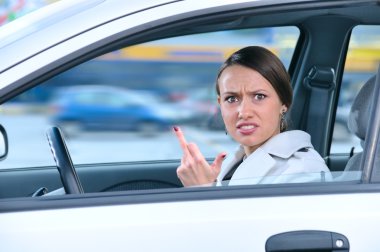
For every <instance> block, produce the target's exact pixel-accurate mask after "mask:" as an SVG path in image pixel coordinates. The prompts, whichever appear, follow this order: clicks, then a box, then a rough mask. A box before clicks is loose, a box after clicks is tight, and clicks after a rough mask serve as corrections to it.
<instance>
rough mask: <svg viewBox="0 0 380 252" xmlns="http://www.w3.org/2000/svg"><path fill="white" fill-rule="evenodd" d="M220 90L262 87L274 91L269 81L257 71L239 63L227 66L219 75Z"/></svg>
mask: <svg viewBox="0 0 380 252" xmlns="http://www.w3.org/2000/svg"><path fill="white" fill-rule="evenodd" d="M218 84H219V88H220V91H221V92H223V91H224V92H228V91H239V90H241V89H244V90H249V91H250V90H252V91H254V90H257V89H264V90H268V91H273V92H274V91H275V90H274V88H273V86H272V85H271V83H270V82H269V81H268V80H267V79H265V78H264V77H263V76H262V75H261V74H260V73H259V72H257V71H255V70H253V69H251V68H248V67H245V66H241V65H233V66H229V67H227V68H226V69H224V71H223V72H222V74H221V75H220V77H219V81H218Z"/></svg>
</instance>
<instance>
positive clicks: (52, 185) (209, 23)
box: [0, 1, 380, 199]
mask: <svg viewBox="0 0 380 252" xmlns="http://www.w3.org/2000/svg"><path fill="white" fill-rule="evenodd" d="M342 7H343V6H340V5H339V4H337V5H333V6H332V7H330V8H329V7H326V6H325V7H323V8H322V7H321V8H314V7H313V6H310V5H307V4H305V5H304V6H301V7H300V9H297V10H296V11H294V10H289V9H288V8H287V7H286V6H277V7H276V8H274V9H266V8H250V7H249V6H248V7H247V8H241V6H240V7H239V9H238V8H237V7H236V9H234V8H233V7H232V8H231V9H228V10H226V9H220V10H217V11H215V13H211V14H208V15H204V13H202V12H200V13H199V15H198V17H196V18H191V19H187V18H183V19H180V20H177V19H176V18H178V17H173V18H172V19H171V20H164V21H162V22H163V23H162V24H161V25H157V27H152V28H151V29H148V30H146V31H141V32H136V33H135V34H133V35H130V34H128V32H127V31H126V33H125V34H117V35H115V37H114V38H113V40H112V42H111V43H110V42H107V43H106V42H105V41H99V42H97V43H95V44H94V45H93V48H91V49H87V50H84V52H78V55H76V58H75V59H71V60H69V61H67V62H65V61H64V60H62V62H60V63H59V67H56V66H55V67H54V70H52V71H46V74H41V75H39V76H38V77H36V78H34V79H33V80H31V81H29V82H28V83H25V85H24V87H23V88H21V89H19V90H18V91H17V92H13V93H12V94H9V95H8V97H3V98H2V105H1V106H4V105H6V104H7V102H8V100H9V101H11V100H12V99H13V98H15V97H17V96H18V95H22V93H23V92H26V91H27V90H29V89H30V90H32V88H35V87H38V86H41V85H42V84H43V83H44V82H46V81H49V80H50V79H52V78H54V76H55V75H59V74H61V73H63V72H65V71H68V70H70V69H71V68H72V69H75V68H76V67H77V66H79V65H80V64H82V63H85V62H87V61H88V60H91V59H94V58H96V57H101V56H102V55H106V54H107V53H110V52H114V51H117V50H119V49H120V48H128V47H131V46H135V45H139V44H143V43H146V42H149V41H156V40H159V39H164V38H172V37H177V36H184V35H191V34H203V33H209V32H216V31H226V30H237V29H248V28H249V29H251V28H255V29H256V28H267V27H282V26H294V27H297V28H298V29H299V31H300V35H299V38H298V40H297V43H296V46H295V48H294V52H293V53H292V57H291V60H290V62H289V68H288V71H289V73H290V75H291V79H292V85H293V88H294V102H293V105H292V108H291V110H290V112H289V113H288V115H287V116H288V120H289V122H290V128H291V129H300V130H304V131H306V132H308V133H309V134H310V135H311V138H312V143H313V145H314V147H315V149H316V150H317V151H318V152H319V153H320V154H321V156H322V157H323V158H324V159H325V161H326V164H327V165H328V167H329V168H330V170H331V171H332V172H333V173H336V176H334V177H337V178H339V179H337V181H336V182H337V183H339V181H341V182H344V183H352V184H357V183H361V179H362V172H361V167H362V165H363V164H362V163H363V162H364V161H363V160H362V158H361V156H362V155H363V154H362V152H361V150H357V149H355V148H353V146H347V147H344V148H345V149H344V151H342V152H340V153H332V152H331V144H332V142H333V141H334V140H333V134H334V123H335V117H336V114H337V108H338V102H339V99H340V95H341V94H342V93H341V90H342V85H343V78H344V74H345V60H346V57H347V53H348V50H349V45H350V35H351V33H352V31H353V29H354V27H356V26H358V25H363V26H365V25H379V23H378V20H379V19H378V17H377V15H378V12H379V8H380V6H378V5H373V6H369V5H368V4H361V3H360V1H359V2H358V3H357V4H356V5H355V4H353V5H352V6H351V7H349V8H342ZM284 13H286V15H284ZM146 71H149V69H146ZM373 74H375V72H374V71H373V72H372V73H371V75H373ZM375 79H376V78H375V77H371V78H370V79H369V80H368V81H367V79H363V80H362V82H363V83H364V82H366V81H367V83H366V84H365V85H364V86H363V88H362V89H361V91H360V92H359V94H358V95H357V96H356V98H355V100H354V101H353V105H352V109H351V112H350V114H349V120H348V128H349V130H350V131H351V133H352V135H355V136H356V137H357V138H359V139H360V141H362V143H363V144H364V142H365V140H366V132H367V126H368V122H369V121H370V115H371V114H372V113H371V112H370V107H371V104H372V102H371V101H372V100H371V98H370V96H371V95H372V94H373V91H372V89H373V88H374V83H375ZM379 79H380V78H377V85H379V82H380V81H379ZM0 123H1V122H0ZM3 126H4V129H5V130H3V128H2V127H1V128H0V131H1V132H2V136H3V141H2V142H3V143H4V144H3V146H4V148H3V152H2V153H3V155H2V156H1V157H2V160H1V161H0V164H1V163H3V166H2V167H1V169H0V199H9V198H15V197H32V196H33V197H38V196H43V195H46V194H47V195H55V194H62V193H63V191H62V189H61V188H62V186H63V187H64V188H65V190H66V193H67V194H80V193H86V194H89V193H98V192H115V191H124V192H125V191H134V192H142V193H144V192H149V193H154V192H155V191H159V190H180V189H175V188H181V187H182V184H181V182H180V181H179V179H178V177H177V174H176V168H177V167H178V165H179V164H180V158H178V157H167V158H166V159H162V160H154V161H152V160H139V161H136V160H135V161H124V162H123V161H117V162H94V163H83V164H77V163H75V162H73V161H75V159H74V158H71V154H72V153H76V152H77V150H76V146H75V145H70V139H69V138H66V137H65V134H63V133H62V132H61V130H62V129H60V128H59V127H58V128H56V127H54V126H52V127H49V128H48V129H45V132H44V133H43V134H45V135H44V136H43V137H41V138H44V140H43V141H45V143H46V146H45V147H46V149H49V152H50V151H51V153H50V154H49V155H51V156H50V157H49V158H51V159H52V160H53V157H54V162H55V163H54V164H52V165H39V164H38V163H36V164H34V163H33V161H31V162H30V163H29V164H28V166H25V167H23V166H20V167H12V168H7V167H6V163H5V161H6V160H7V158H6V157H5V156H6V155H7V154H8V157H9V156H10V155H12V152H14V151H15V150H14V145H13V142H12V140H11V137H10V135H11V133H12V134H15V133H14V132H12V129H10V128H9V127H7V125H4V124H3ZM5 132H6V133H5ZM7 134H8V136H7ZM16 134H23V133H20V132H16ZM221 134H224V133H223V132H222V133H221ZM25 141H28V140H27V136H25ZM152 141H160V140H159V139H158V140H152ZM49 144H50V146H49ZM45 147H44V148H45ZM50 148H51V149H50ZM136 148H138V147H136ZM161 148H164V147H161ZM161 148H160V149H158V150H157V152H160V151H161ZM170 148H178V146H177V147H176V146H175V145H173V146H172V147H170ZM363 148H364V149H365V145H363ZM0 151H1V149H0ZM29 151H33V150H32V149H31V150H29ZM112 151H114V152H116V151H124V152H125V153H124V155H125V156H128V155H129V153H128V150H119V149H118V147H117V146H116V147H115V149H113V150H107V149H106V148H104V150H103V152H102V153H101V154H100V155H104V157H105V160H106V159H107V155H110V154H109V153H110V152H112ZM140 151H141V152H143V149H141V150H140ZM88 152H89V153H88V155H91V149H89V151H88ZM149 154H150V153H147V155H149ZM18 158H19V159H22V157H18ZM207 158H208V159H207V160H208V161H210V162H212V160H213V157H212V156H210V157H207ZM57 168H58V169H57ZM344 171H348V172H352V173H351V174H353V175H349V176H347V177H345V176H344V175H342V173H343V172H344ZM346 174H347V173H346ZM68 188H70V191H68ZM57 190H58V191H57ZM153 190H154V191H153ZM200 190H204V189H200Z"/></svg>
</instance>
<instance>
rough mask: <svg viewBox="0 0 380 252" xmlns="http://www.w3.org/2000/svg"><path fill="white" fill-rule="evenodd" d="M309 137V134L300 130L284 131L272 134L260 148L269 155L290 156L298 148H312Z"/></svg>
mask: <svg viewBox="0 0 380 252" xmlns="http://www.w3.org/2000/svg"><path fill="white" fill-rule="evenodd" d="M310 139H311V138H310V135H309V134H308V133H306V132H304V131H301V130H291V131H285V132H282V133H280V134H277V135H275V136H273V137H272V138H271V139H269V140H268V141H267V142H266V143H265V144H263V145H262V146H261V148H262V149H263V150H265V151H266V152H268V153H269V154H271V155H274V156H277V157H280V158H290V157H291V156H293V155H294V154H295V153H296V152H298V151H299V150H305V149H310V148H313V145H312V144H311V140H310Z"/></svg>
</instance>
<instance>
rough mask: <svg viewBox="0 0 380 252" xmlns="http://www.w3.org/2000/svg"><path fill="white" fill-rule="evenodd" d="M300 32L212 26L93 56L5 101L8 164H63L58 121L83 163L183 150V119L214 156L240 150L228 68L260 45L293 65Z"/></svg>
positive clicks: (165, 156) (167, 156)
mask: <svg viewBox="0 0 380 252" xmlns="http://www.w3.org/2000/svg"><path fill="white" fill-rule="evenodd" d="M298 37H299V30H298V29H297V28H296V27H275V28H260V29H259V28H257V29H244V30H233V31H220V32H212V33H202V34H195V35H187V36H182V37H174V38H168V39H163V40H158V41H152V42H148V43H144V44H138V45H134V46H130V47H125V48H121V49H119V50H115V51H113V52H110V53H107V54H104V55H102V56H100V57H97V58H95V59H92V60H90V61H87V62H84V63H82V64H80V65H78V66H75V67H74V68H72V69H69V70H68V71H66V72H63V73H61V74H59V75H57V76H55V77H53V78H52V79H49V80H47V81H46V82H44V83H42V84H40V85H38V86H36V87H34V88H32V89H30V90H28V91H26V92H24V93H22V94H21V95H19V96H17V97H15V98H13V99H12V100H10V101H8V102H6V103H5V104H3V105H2V107H1V117H2V123H3V125H4V126H5V127H6V128H7V129H9V130H8V131H9V132H8V135H9V142H10V143H11V144H10V145H11V146H10V148H11V149H12V150H13V151H11V152H10V153H9V155H8V157H7V159H6V160H4V161H2V162H0V168H25V167H29V168H30V167H41V166H54V165H55V164H54V160H53V158H52V156H51V153H50V149H49V146H48V143H47V140H46V130H47V129H48V128H49V127H51V126H58V127H60V128H61V130H62V131H63V133H64V136H65V137H66V141H67V146H68V149H69V151H70V154H71V157H72V160H73V163H74V165H79V164H90V165H91V164H98V163H114V162H135V161H152V160H156V161H157V160H171V159H180V158H181V155H182V151H181V149H180V147H179V144H178V141H177V139H176V138H175V136H174V134H173V132H172V126H173V125H179V126H181V128H183V131H184V132H185V134H186V136H187V138H188V140H189V141H193V142H196V143H197V144H198V145H199V147H200V149H201V151H202V153H203V154H204V155H205V157H207V158H210V159H213V158H214V157H215V156H216V155H217V154H218V153H220V152H221V151H226V152H232V151H233V150H234V149H235V148H236V146H237V144H236V143H235V142H234V141H233V140H232V139H231V137H230V136H228V135H226V134H225V129H224V125H223V123H222V121H221V119H220V115H219V110H218V105H217V101H216V94H215V79H216V74H217V71H218V69H219V67H220V66H221V64H222V62H223V61H224V60H225V59H226V58H227V57H228V56H229V55H230V54H231V53H232V52H234V51H235V50H237V49H240V48H242V47H244V46H248V45H252V44H255V45H261V46H265V47H267V48H268V49H270V50H271V51H273V52H274V53H275V54H277V55H278V56H279V57H280V58H281V60H282V61H283V62H284V64H285V66H286V67H288V66H289V64H290V60H291V58H292V55H293V52H294V50H295V46H296V43H297V40H298ZM25 139H28V140H27V141H25ZM31 150H33V151H31ZM21 157H22V158H21Z"/></svg>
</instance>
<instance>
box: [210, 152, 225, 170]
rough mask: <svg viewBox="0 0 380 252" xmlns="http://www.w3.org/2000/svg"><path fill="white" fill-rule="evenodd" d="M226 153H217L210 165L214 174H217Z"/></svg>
mask: <svg viewBox="0 0 380 252" xmlns="http://www.w3.org/2000/svg"><path fill="white" fill-rule="evenodd" d="M226 156H227V153H225V152H222V153H219V154H218V156H216V158H215V160H214V162H213V163H212V164H211V167H212V168H213V170H214V172H216V173H217V174H219V172H220V169H221V167H222V163H223V160H224V159H225V158H226Z"/></svg>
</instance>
